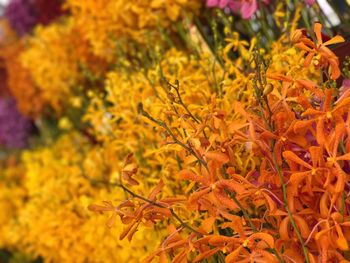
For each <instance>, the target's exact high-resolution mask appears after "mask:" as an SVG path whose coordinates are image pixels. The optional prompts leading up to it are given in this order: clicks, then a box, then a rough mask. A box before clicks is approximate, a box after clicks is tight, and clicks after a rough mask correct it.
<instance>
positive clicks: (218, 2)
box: [207, 0, 230, 8]
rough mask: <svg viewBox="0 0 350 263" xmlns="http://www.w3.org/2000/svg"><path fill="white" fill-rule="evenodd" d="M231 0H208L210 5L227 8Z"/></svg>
mask: <svg viewBox="0 0 350 263" xmlns="http://www.w3.org/2000/svg"><path fill="white" fill-rule="evenodd" d="M229 1H230V0H207V6H208V7H219V8H225V7H226V6H227V5H228V3H229Z"/></svg>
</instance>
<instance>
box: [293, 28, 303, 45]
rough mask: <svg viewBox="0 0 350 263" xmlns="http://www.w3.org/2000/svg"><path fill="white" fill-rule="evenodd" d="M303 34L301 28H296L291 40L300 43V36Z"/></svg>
mask: <svg viewBox="0 0 350 263" xmlns="http://www.w3.org/2000/svg"><path fill="white" fill-rule="evenodd" d="M302 36H303V32H302V30H301V29H297V30H295V31H294V32H293V33H292V35H291V40H292V42H293V43H298V42H299V40H300V38H301V37H302Z"/></svg>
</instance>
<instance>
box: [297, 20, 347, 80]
mask: <svg viewBox="0 0 350 263" xmlns="http://www.w3.org/2000/svg"><path fill="white" fill-rule="evenodd" d="M321 30H322V25H321V24H320V23H315V25H314V32H315V35H316V43H314V42H313V41H312V40H310V39H309V38H307V37H305V36H304V35H303V32H302V30H296V31H295V32H294V33H293V34H292V41H293V42H294V43H295V46H296V47H298V48H300V49H301V50H304V51H306V52H307V53H308V54H307V56H306V58H305V62H304V66H305V67H308V66H309V65H310V64H311V61H312V58H313V57H314V56H315V55H318V56H319V57H320V58H319V61H318V66H319V67H327V66H328V65H329V66H330V68H329V69H330V73H331V78H332V79H334V80H335V79H337V78H339V76H340V69H339V59H338V57H337V56H336V55H335V54H334V53H333V52H332V51H331V50H330V49H329V48H328V47H327V46H329V45H333V44H338V43H341V42H344V41H345V40H344V38H343V37H341V36H339V35H337V36H335V37H333V38H331V39H330V40H328V41H326V42H324V43H323V40H322V33H321Z"/></svg>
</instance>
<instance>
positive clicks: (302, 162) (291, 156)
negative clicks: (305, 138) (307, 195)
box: [282, 151, 312, 170]
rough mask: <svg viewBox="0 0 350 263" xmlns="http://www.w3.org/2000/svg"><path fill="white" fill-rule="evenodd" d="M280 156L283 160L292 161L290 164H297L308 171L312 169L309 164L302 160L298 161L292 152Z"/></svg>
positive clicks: (297, 157) (285, 152)
mask: <svg viewBox="0 0 350 263" xmlns="http://www.w3.org/2000/svg"><path fill="white" fill-rule="evenodd" d="M282 155H283V158H285V159H287V160H289V161H292V162H294V163H297V164H299V165H301V166H304V167H306V168H309V169H310V170H311V169H312V166H311V165H310V164H308V163H307V162H305V161H303V160H302V159H300V158H299V156H297V155H296V154H295V153H293V152H292V151H284V152H283V154H282Z"/></svg>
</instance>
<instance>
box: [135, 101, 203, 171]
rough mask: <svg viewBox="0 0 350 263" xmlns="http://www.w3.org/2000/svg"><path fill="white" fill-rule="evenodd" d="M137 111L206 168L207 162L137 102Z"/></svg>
mask: <svg viewBox="0 0 350 263" xmlns="http://www.w3.org/2000/svg"><path fill="white" fill-rule="evenodd" d="M138 108H139V112H140V114H141V115H142V116H144V117H146V118H147V119H149V120H150V121H152V122H154V123H155V124H157V125H158V126H160V127H162V128H163V129H165V130H166V131H167V133H168V134H169V135H170V137H171V138H172V139H173V140H174V142H176V143H177V144H178V145H180V146H181V147H182V148H184V149H185V150H187V151H188V152H189V153H190V154H192V155H193V156H194V157H196V159H197V160H198V162H199V163H200V164H201V165H203V166H204V167H205V168H206V169H208V165H207V163H206V162H205V161H204V160H203V159H202V158H200V156H198V154H197V153H196V152H195V151H194V150H193V149H192V148H191V147H189V146H187V145H186V144H184V143H183V142H181V141H180V140H179V139H178V138H177V137H176V136H175V134H174V133H173V132H172V130H171V129H170V128H169V127H168V125H167V124H166V123H165V122H163V121H160V120H156V119H154V118H153V117H152V116H151V115H149V113H148V112H146V111H145V110H144V109H143V106H142V104H141V103H140V104H139V107H138Z"/></svg>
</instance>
